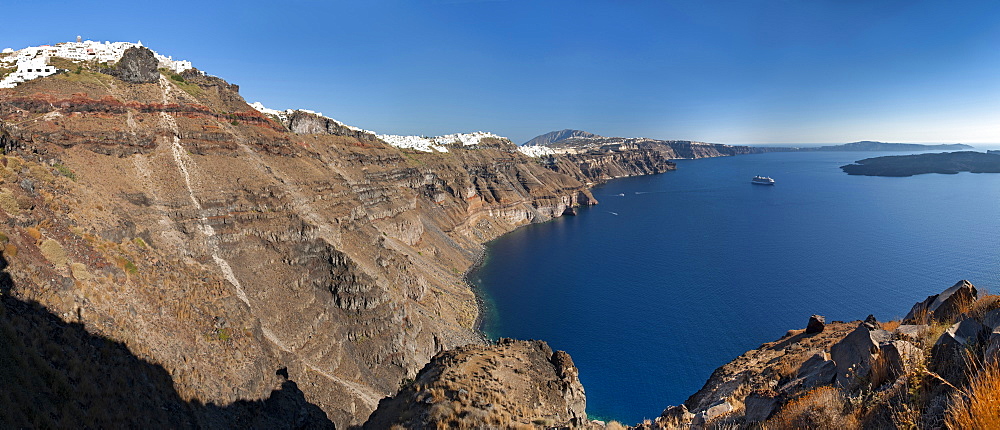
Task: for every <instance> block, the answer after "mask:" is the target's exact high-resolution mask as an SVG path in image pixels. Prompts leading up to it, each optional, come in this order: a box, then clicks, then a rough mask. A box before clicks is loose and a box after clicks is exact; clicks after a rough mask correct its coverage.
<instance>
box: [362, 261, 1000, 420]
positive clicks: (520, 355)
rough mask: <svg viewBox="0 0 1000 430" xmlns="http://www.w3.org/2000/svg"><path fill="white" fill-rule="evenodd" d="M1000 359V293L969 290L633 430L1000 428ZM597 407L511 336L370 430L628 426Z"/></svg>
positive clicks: (776, 350) (764, 355)
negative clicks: (999, 413)
mask: <svg viewBox="0 0 1000 430" xmlns="http://www.w3.org/2000/svg"><path fill="white" fill-rule="evenodd" d="M998 351H1000V296H996V295H984V296H981V295H980V294H979V291H978V290H977V289H976V288H975V287H974V286H973V285H972V284H971V283H969V282H968V281H964V280H963V281H960V282H958V283H956V284H955V285H954V286H952V287H951V288H948V289H946V290H945V291H944V292H942V293H940V294H936V295H933V296H930V297H928V298H927V299H926V300H924V301H922V302H919V303H916V304H915V305H914V306H913V308H912V309H911V310H910V311H909V313H908V314H907V316H906V317H905V318H903V319H902V320H898V321H890V322H879V321H877V320H876V319H875V318H874V317H873V316H871V315H869V316H868V318H866V319H865V320H863V321H860V320H859V321H854V322H839V321H835V322H831V323H829V324H827V323H826V322H825V321H824V318H823V317H822V316H818V315H814V316H813V317H811V318H810V320H809V324H808V326H807V327H806V328H805V329H797V330H790V331H789V332H788V333H787V334H786V335H785V336H783V337H782V338H781V339H778V340H776V341H774V342H769V343H765V344H763V345H761V346H760V347H759V348H757V349H755V350H751V351H748V352H746V353H745V354H743V355H741V356H739V357H737V358H736V359H735V360H733V361H732V362H730V363H728V364H726V365H724V366H722V367H720V368H718V369H716V370H715V372H714V373H713V374H712V376H711V377H710V378H709V380H708V381H707V382H706V383H705V386H704V387H703V388H702V389H701V390H700V391H698V392H697V393H695V394H694V395H693V396H691V397H690V398H689V399H688V400H687V401H686V402H685V403H684V404H683V405H678V406H671V407H668V408H666V409H665V410H664V411H663V413H662V414H661V416H660V417H658V418H656V419H655V420H648V421H646V422H644V423H638V424H636V425H634V426H632V427H631V428H638V429H677V428H690V429H702V428H727V429H731V428H843V429H851V428H928V429H930V428H944V427H946V426H947V427H950V428H996V427H991V426H990V423H992V424H997V423H1000V421H983V420H990V419H994V420H995V419H1000V417H996V416H993V417H991V416H990V415H989V414H988V413H986V412H985V411H986V410H987V409H988V408H992V409H989V410H990V411H992V412H993V413H994V414H995V413H996V410H997V407H996V406H997V405H996V404H997V402H998V401H1000V400H998V399H1000V397H997V394H1000V370H998V367H997V366H996V364H995V363H996V358H997V357H998ZM584 405H585V399H584V398H583V387H581V386H580V384H579V380H578V379H577V370H576V368H575V367H574V366H573V364H572V360H571V359H570V358H569V355H568V354H566V353H564V352H561V351H559V352H555V353H553V352H552V351H551V350H550V349H549V348H548V346H547V345H545V343H544V342H540V341H531V342H526V341H513V340H506V339H505V340H501V341H500V342H498V343H497V344H496V345H492V346H478V345H477V346H467V347H463V348H459V349H457V350H454V351H447V352H442V353H440V354H438V355H437V356H436V357H435V358H434V359H433V360H432V361H431V363H430V364H428V365H427V366H426V367H425V368H424V369H423V370H422V371H421V372H420V373H419V374H418V375H417V377H416V380H415V381H414V382H412V383H409V384H406V385H405V386H404V387H403V388H402V389H401V390H400V392H399V393H398V394H396V395H395V396H394V397H392V398H387V399H384V400H383V401H382V402H381V403H380V404H379V407H378V409H377V410H376V411H375V413H374V414H372V416H371V418H370V420H369V421H368V424H367V425H366V428H388V427H390V426H396V427H394V428H435V427H437V428H442V426H443V427H445V428H466V427H468V428H478V427H481V426H487V427H489V426H499V427H505V428H519V427H523V428H539V427H544V428H554V427H555V428H570V427H577V428H580V427H584V428H622V427H624V426H622V425H621V424H619V423H616V422H611V423H604V422H599V421H587V420H586V414H585V413H584V412H583V407H584ZM977 420H979V421H977ZM977 423H978V424H984V423H985V427H977Z"/></svg>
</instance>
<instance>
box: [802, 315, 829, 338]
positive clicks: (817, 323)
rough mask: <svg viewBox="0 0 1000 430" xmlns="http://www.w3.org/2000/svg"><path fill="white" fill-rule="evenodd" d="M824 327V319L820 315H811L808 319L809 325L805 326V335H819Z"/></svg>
mask: <svg viewBox="0 0 1000 430" xmlns="http://www.w3.org/2000/svg"><path fill="white" fill-rule="evenodd" d="M825 327H826V318H823V316H822V315H813V316H810V317H809V324H808V325H806V334H814V333H820V332H822V331H823V328H825Z"/></svg>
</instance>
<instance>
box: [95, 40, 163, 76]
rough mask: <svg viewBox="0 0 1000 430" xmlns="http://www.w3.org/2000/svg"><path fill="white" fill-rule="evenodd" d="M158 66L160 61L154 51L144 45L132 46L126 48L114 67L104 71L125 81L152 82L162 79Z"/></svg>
mask: <svg viewBox="0 0 1000 430" xmlns="http://www.w3.org/2000/svg"><path fill="white" fill-rule="evenodd" d="M157 66H159V61H157V60H156V56H155V55H154V54H153V51H150V50H149V49H148V48H143V47H132V48H129V49H126V50H125V52H124V53H123V54H122V59H121V60H119V61H118V63H116V64H115V66H114V67H111V68H109V69H104V70H102V71H103V72H104V73H107V74H109V75H111V76H115V77H117V78H118V79H121V80H123V81H125V82H129V83H133V84H150V83H153V82H156V81H157V80H159V79H160V72H158V71H157V70H156V68H157Z"/></svg>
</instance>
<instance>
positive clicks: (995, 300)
mask: <svg viewBox="0 0 1000 430" xmlns="http://www.w3.org/2000/svg"><path fill="white" fill-rule="evenodd" d="M994 309H1000V295H988V296H983V297H980V298H979V300H976V302H975V303H973V304H972V309H971V310H970V311H969V316H971V317H973V318H976V319H978V320H982V318H983V316H985V315H986V313H987V312H989V311H992V310H994Z"/></svg>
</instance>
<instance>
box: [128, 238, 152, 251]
mask: <svg viewBox="0 0 1000 430" xmlns="http://www.w3.org/2000/svg"><path fill="white" fill-rule="evenodd" d="M132 243H134V244H136V246H138V247H140V248H148V247H149V245H146V241H145V240H142V238H141V237H137V238H135V239H132Z"/></svg>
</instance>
